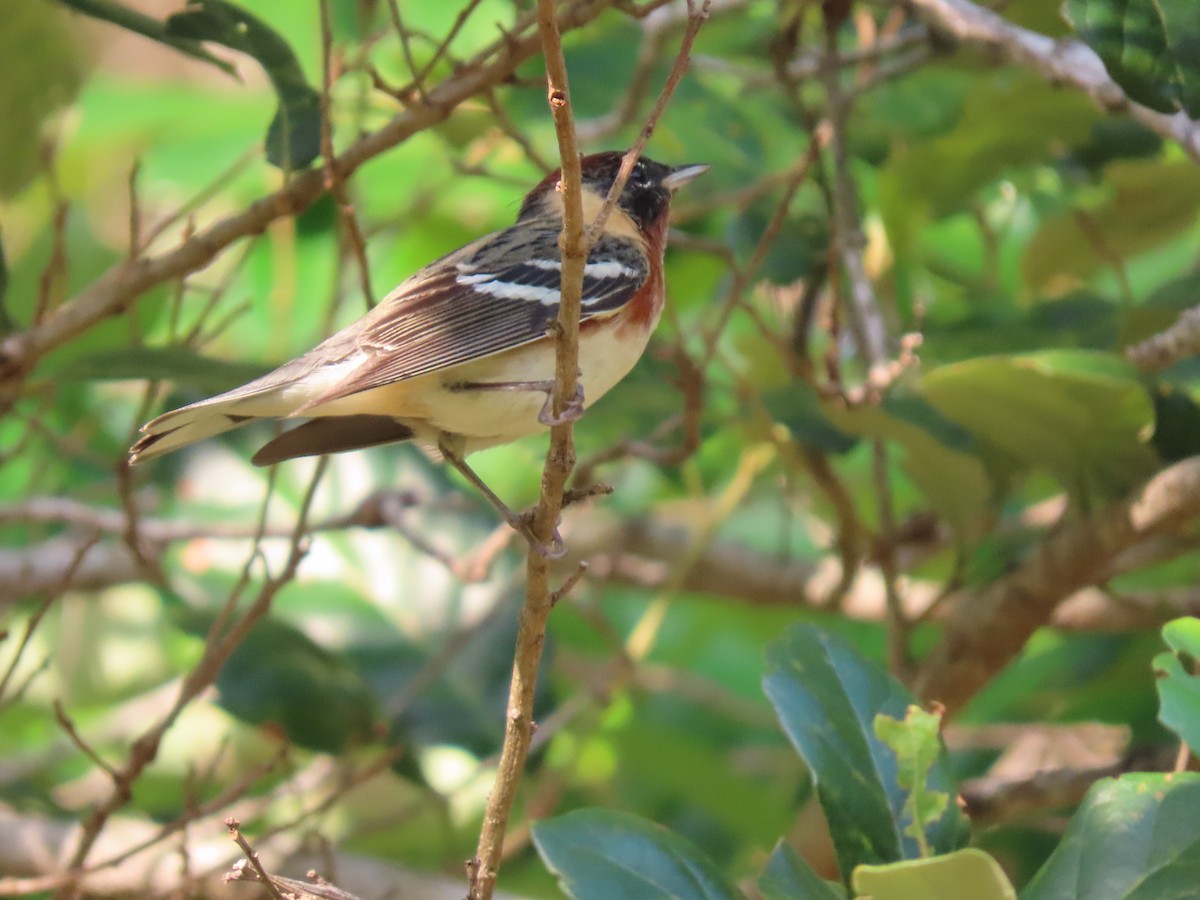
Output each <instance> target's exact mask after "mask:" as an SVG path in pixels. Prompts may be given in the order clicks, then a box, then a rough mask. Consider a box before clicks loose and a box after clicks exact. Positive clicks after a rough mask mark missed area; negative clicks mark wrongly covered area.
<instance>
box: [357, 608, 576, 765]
mask: <svg viewBox="0 0 1200 900" xmlns="http://www.w3.org/2000/svg"><path fill="white" fill-rule="evenodd" d="M516 624H517V617H516V611H515V610H514V609H512V607H511V606H510V605H508V604H504V605H502V606H500V607H498V608H497V610H496V613H495V614H494V615H492V616H490V617H489V618H488V619H486V620H484V621H482V622H479V623H477V624H476V625H475V627H474V628H473V629H472V631H471V635H470V637H469V638H468V639H467V640H466V641H465V642H464V643H463V645H462V646H461V647H460V648H459V650H458V653H457V655H456V657H455V660H456V662H455V664H454V665H453V666H450V667H448V668H447V667H446V666H445V665H444V662H442V661H441V660H444V655H443V654H444V649H443V646H442V644H441V643H440V642H437V641H430V640H426V641H423V642H421V643H417V642H415V641H404V640H403V639H402V638H401V637H400V636H397V639H396V641H395V642H387V643H381V644H378V645H373V646H369V647H364V648H359V649H356V650H355V651H353V656H354V661H355V664H356V668H357V669H358V671H360V672H362V673H363V677H364V678H366V679H367V680H368V681H369V682H370V683H371V685H372V686H373V687H374V688H375V690H376V692H377V693H378V694H379V695H380V696H383V697H403V698H404V702H403V704H401V706H402V710H401V711H400V712H399V713H398V714H395V715H394V716H391V717H390V722H389V727H390V730H391V733H392V734H393V735H394V736H396V737H397V738H402V739H403V740H404V741H405V742H407V743H411V744H414V745H416V746H420V747H426V746H431V745H439V744H445V745H453V746H457V747H462V748H464V749H466V750H469V751H470V752H472V753H474V754H476V755H478V756H480V757H483V756H487V755H488V754H491V753H495V752H496V751H498V750H499V749H500V744H501V741H502V740H503V738H504V710H505V708H506V706H507V701H508V683H509V676H510V674H511V672H512V648H513V643H514V641H515V640H516ZM545 657H546V661H547V663H549V662H550V661H552V660H553V658H554V641H553V640H552V639H550V640H548V641H547V647H546V650H545ZM547 671H549V666H548V665H543V666H542V669H541V672H542V673H543V674H542V675H541V676H540V677H539V678H538V684H537V690H536V694H535V697H534V713H535V715H536V716H538V717H540V716H543V715H545V714H546V713H547V712H549V710H550V709H551V708H552V707H553V704H554V697H553V694H552V692H551V689H550V683H549V679H548V678H547V677H546V676H545V674H544V673H546V672H547ZM431 676H433V677H431Z"/></svg>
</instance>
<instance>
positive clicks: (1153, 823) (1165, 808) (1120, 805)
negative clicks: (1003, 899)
mask: <svg viewBox="0 0 1200 900" xmlns="http://www.w3.org/2000/svg"><path fill="white" fill-rule="evenodd" d="M1198 873H1200V775H1198V774H1196V773H1194V772H1181V773H1175V774H1157V773H1153V774H1151V773H1137V774H1133V775H1123V776H1121V777H1120V778H1116V779H1113V778H1105V779H1102V780H1101V781H1098V782H1096V784H1094V785H1092V789H1091V790H1090V791H1088V794H1087V797H1086V798H1084V801H1083V804H1082V805H1081V806H1080V808H1079V811H1078V812H1076V813H1075V815H1074V816H1073V817H1072V819H1071V824H1070V826H1068V828H1067V832H1066V834H1065V835H1063V838H1062V840H1061V841H1060V842H1059V844H1058V847H1057V849H1055V851H1054V853H1053V854H1052V855H1051V856H1050V858H1049V859H1048V860H1046V864H1045V865H1044V866H1042V868H1041V869H1040V870H1039V871H1038V873H1037V875H1035V876H1034V878H1033V880H1032V881H1031V882H1030V883H1029V884H1028V885H1027V886H1026V887H1025V889H1024V890H1023V891H1021V900H1063V898H1079V900H1108V898H1121V900H1163V898H1166V897H1180V898H1183V897H1194V896H1196V885H1197V883H1198V882H1197V878H1198Z"/></svg>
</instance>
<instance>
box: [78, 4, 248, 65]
mask: <svg viewBox="0 0 1200 900" xmlns="http://www.w3.org/2000/svg"><path fill="white" fill-rule="evenodd" d="M58 2H59V3H61V4H63V5H64V6H67V7H70V8H71V9H73V10H75V11H76V12H80V13H83V14H84V15H85V16H91V17H92V18H93V19H99V20H100V21H102V22H109V23H111V24H113V25H116V26H118V27H120V28H124V29H125V30H126V31H132V32H133V33H134V34H140V35H141V36H142V37H148V38H150V40H152V41H158V42H159V43H160V44H166V45H167V46H168V47H172V48H174V49H175V50H178V51H179V52H180V53H183V54H186V55H187V56H190V57H192V58H194V59H199V60H202V61H204V62H206V63H209V64H211V65H214V66H216V67H217V68H218V69H220V70H221V71H222V72H224V73H225V74H226V75H234V76H236V75H237V69H235V68H234V67H233V66H231V65H230V64H229V63H227V62H225V60H223V59H219V58H217V57H215V56H213V55H212V54H211V53H209V52H208V51H207V50H205V49H204V47H203V46H202V45H201V44H200V43H199V41H194V40H190V39H188V38H183V37H178V36H176V35H173V34H170V33H169V31H168V27H167V25H166V24H164V23H163V22H160V21H159V20H158V19H155V18H154V17H152V16H147V15H145V14H144V13H141V12H138V11H137V10H136V9H130V8H129V7H128V6H124V5H123V4H120V3H117V2H116V0H58Z"/></svg>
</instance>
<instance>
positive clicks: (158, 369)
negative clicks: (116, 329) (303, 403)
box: [55, 346, 267, 392]
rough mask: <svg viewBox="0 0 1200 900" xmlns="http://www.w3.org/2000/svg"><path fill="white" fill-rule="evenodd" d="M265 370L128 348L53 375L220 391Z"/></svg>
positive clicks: (84, 359) (173, 350)
mask: <svg viewBox="0 0 1200 900" xmlns="http://www.w3.org/2000/svg"><path fill="white" fill-rule="evenodd" d="M266 371H267V367H266V366H259V365H255V364H254V363H239V362H226V361H225V360H220V359H213V358H212V357H208V356H204V355H203V354H201V353H197V352H196V351H195V350H193V349H192V348H191V347H170V346H168V347H129V348H125V349H117V350H100V351H97V352H95V353H89V354H87V355H86V356H81V357H79V358H78V359H74V360H72V361H71V362H70V363H68V364H66V365H64V366H63V367H62V369H61V370H60V371H59V372H57V373H55V376H56V377H58V378H63V379H66V380H68V381H119V380H123V379H147V380H150V381H160V380H165V381H173V382H175V383H176V384H177V385H180V386H186V387H190V388H195V389H197V390H201V391H218V392H219V391H224V390H228V389H229V388H231V387H236V386H237V385H239V384H244V383H245V382H247V381H250V380H251V379H254V378H257V377H258V376H259V375H262V374H264V373H265V372H266Z"/></svg>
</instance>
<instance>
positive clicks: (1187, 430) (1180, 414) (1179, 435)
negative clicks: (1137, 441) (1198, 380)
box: [1152, 387, 1200, 462]
mask: <svg viewBox="0 0 1200 900" xmlns="http://www.w3.org/2000/svg"><path fill="white" fill-rule="evenodd" d="M1152 443H1153V444H1154V449H1155V450H1157V451H1158V455H1159V456H1161V457H1162V458H1163V460H1165V461H1166V462H1177V461H1178V460H1181V459H1186V458H1187V457H1189V456H1196V455H1197V454H1200V406H1197V405H1196V401H1194V400H1193V399H1192V398H1191V397H1189V396H1188V395H1187V394H1185V393H1184V392H1183V391H1180V390H1175V389H1173V388H1166V387H1164V388H1160V389H1159V390H1157V391H1155V392H1154V439H1153V441H1152Z"/></svg>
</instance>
